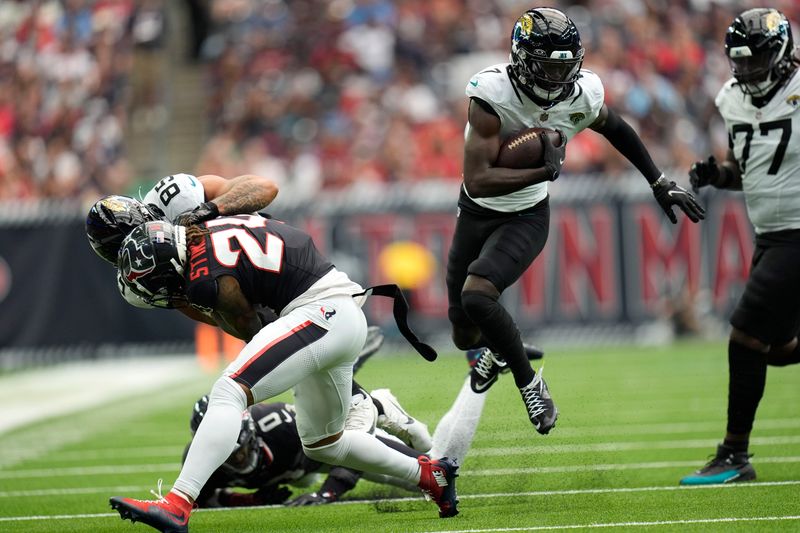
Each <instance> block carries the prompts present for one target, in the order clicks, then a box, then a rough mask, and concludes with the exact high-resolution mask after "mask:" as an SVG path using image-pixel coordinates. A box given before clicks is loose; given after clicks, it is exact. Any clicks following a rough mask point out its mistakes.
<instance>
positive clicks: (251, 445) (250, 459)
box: [189, 394, 269, 475]
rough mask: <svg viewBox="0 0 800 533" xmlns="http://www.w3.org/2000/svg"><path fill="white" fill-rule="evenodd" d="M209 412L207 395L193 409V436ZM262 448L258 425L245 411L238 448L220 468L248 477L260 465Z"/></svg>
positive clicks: (191, 420)
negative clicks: (257, 429)
mask: <svg viewBox="0 0 800 533" xmlns="http://www.w3.org/2000/svg"><path fill="white" fill-rule="evenodd" d="M207 410H208V395H207V394H206V395H205V396H203V397H202V398H200V399H199V400H197V402H195V404H194V408H193V409H192V418H191V419H190V420H189V429H190V430H191V431H192V435H194V434H195V433H197V428H199V427H200V422H202V421H203V417H204V416H205V414H206V411H207ZM260 448H261V446H260V444H259V438H258V435H257V434H256V423H255V421H254V420H253V417H252V416H251V415H250V411H248V410H245V411H244V412H243V413H242V427H241V429H240V430H239V437H238V438H237V439H236V447H235V448H234V449H233V452H231V454H230V456H229V457H228V459H227V460H226V461H225V462H224V463H223V464H222V466H221V467H220V468H222V469H223V470H224V471H226V472H228V473H229V474H233V475H247V474H249V473H251V472H252V471H253V470H255V468H256V467H257V466H258V464H259V461H260V459H261V457H260V455H261V454H260V453H259V450H260ZM265 456H266V457H268V456H269V454H265Z"/></svg>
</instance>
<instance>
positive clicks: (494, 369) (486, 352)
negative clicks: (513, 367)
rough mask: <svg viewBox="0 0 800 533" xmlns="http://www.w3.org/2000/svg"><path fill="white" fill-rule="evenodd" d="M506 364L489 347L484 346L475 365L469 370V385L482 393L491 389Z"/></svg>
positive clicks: (474, 390)
mask: <svg viewBox="0 0 800 533" xmlns="http://www.w3.org/2000/svg"><path fill="white" fill-rule="evenodd" d="M505 366H506V363H505V361H503V360H502V359H500V358H498V357H497V356H495V355H494V354H493V353H492V351H491V350H490V349H489V348H483V349H482V350H481V353H480V355H479V356H478V358H477V360H476V361H475V366H473V367H472V370H470V371H469V385H470V387H471V388H472V390H473V392H476V393H478V394H480V393H482V392H486V391H487V390H489V387H491V386H492V384H493V383H494V382H495V381H497V377H498V376H499V375H500V371H501V370H502V369H503V368H504V367H505Z"/></svg>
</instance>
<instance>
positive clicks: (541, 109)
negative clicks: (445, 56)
mask: <svg viewBox="0 0 800 533" xmlns="http://www.w3.org/2000/svg"><path fill="white" fill-rule="evenodd" d="M583 56H584V48H583V46H582V45H581V39H580V35H579V34H578V29H577V28H576V27H575V24H574V23H573V22H572V20H570V19H569V17H567V16H566V15H565V14H564V13H563V12H561V11H559V10H557V9H552V8H536V9H530V10H528V11H526V12H525V13H524V14H523V15H522V16H521V17H519V19H518V20H517V22H516V24H514V28H513V31H512V35H511V57H510V59H511V61H510V63H501V64H497V65H491V66H489V67H487V68H485V69H483V70H481V71H480V72H478V73H477V74H476V75H475V76H473V77H472V79H470V80H469V82H468V84H467V90H466V94H467V96H468V97H469V99H470V102H469V117H468V124H467V129H466V133H465V138H466V141H465V146H464V184H463V187H462V189H461V195H460V198H459V201H458V221H457V223H456V229H455V234H454V236H453V243H452V247H451V248H450V256H449V259H448V264H447V289H448V297H449V302H450V303H449V311H448V316H449V319H450V322H451V324H452V336H453V341H454V343H455V345H456V346H457V347H458V348H460V349H462V350H470V349H476V348H480V347H489V348H490V349H489V350H484V351H483V352H482V354H481V356H480V359H479V360H478V361H477V364H476V365H475V368H474V370H473V372H472V374H471V381H472V390H473V392H474V394H475V395H478V394H479V393H482V392H485V391H486V390H488V388H489V387H490V386H491V384H492V383H493V382H494V381H495V380H496V379H497V373H498V372H499V371H500V370H501V369H502V368H503V367H507V368H510V370H511V372H512V373H513V375H514V381H515V383H516V386H517V387H518V388H519V391H520V394H521V396H522V400H523V403H524V405H525V409H526V411H527V413H528V418H529V419H530V421H531V423H532V424H533V425H534V427H535V428H536V431H538V432H539V433H542V434H546V433H548V432H549V431H550V430H551V429H552V428H553V426H554V425H555V423H556V419H557V417H558V409H557V408H556V406H555V404H554V403H553V400H552V398H551V396H550V392H549V391H548V388H547V385H546V383H545V381H544V379H543V378H542V373H541V371H540V372H539V373H536V372H534V370H533V368H532V367H531V364H530V362H529V360H528V357H527V355H526V352H525V349H524V347H523V344H522V340H521V338H520V333H519V330H518V329H517V326H516V324H515V323H514V320H513V318H512V317H511V315H510V314H509V313H508V311H506V309H505V308H504V307H503V306H502V305H501V304H500V302H499V301H498V299H499V297H500V295H501V294H502V292H503V291H504V290H505V289H506V288H507V287H509V286H510V285H511V284H513V283H514V282H515V281H516V280H517V279H518V278H519V277H520V276H521V275H522V273H523V272H525V270H526V269H527V268H528V267H529V266H530V265H531V263H532V262H533V260H534V259H535V258H536V257H537V256H538V255H539V253H540V252H541V250H542V248H543V247H544V244H545V242H546V240H547V234H548V225H549V219H550V208H549V205H548V194H547V182H548V181H553V180H555V179H556V178H558V176H559V173H560V171H561V165H562V164H563V162H564V157H565V154H566V145H567V141H569V139H571V138H572V137H573V136H574V135H575V134H577V133H578V132H580V131H582V130H584V129H586V128H591V129H593V130H595V131H597V132H599V133H600V134H602V135H603V136H605V137H606V138H607V139H608V140H609V141H610V142H611V144H612V145H613V146H614V147H615V148H616V149H617V150H618V151H619V152H620V153H621V154H622V155H624V156H625V157H626V158H627V159H628V160H629V161H630V162H631V163H633V165H634V166H635V167H636V168H637V169H638V170H639V171H640V172H641V173H642V175H644V177H645V179H646V180H647V182H648V183H649V184H650V186H651V187H652V190H653V194H654V195H655V199H656V201H657V202H658V204H659V205H660V206H661V208H662V209H663V210H664V212H665V213H666V214H667V216H668V217H669V218H670V220H671V221H672V222H673V223H677V217H676V215H675V214H674V213H673V211H672V208H673V207H678V208H679V209H681V210H682V211H683V212H684V213H685V214H686V215H687V216H688V217H689V218H690V219H691V220H692V222H697V221H699V220H700V219H702V218H703V217H704V211H703V209H702V208H701V207H700V205H698V203H697V202H696V201H695V198H694V197H693V196H692V194H691V193H689V192H687V191H686V190H684V189H683V188H681V187H679V186H678V185H676V184H675V182H674V181H671V180H669V179H667V178H666V177H665V176H664V174H663V173H662V172H661V171H660V170H659V169H658V167H657V166H656V165H655V164H654V163H653V161H652V159H651V158H650V155H649V153H648V152H647V149H646V148H645V146H644V145H643V144H642V141H641V139H640V138H639V136H638V135H637V134H636V132H635V131H634V130H633V128H631V127H630V126H629V125H628V123H627V122H625V121H624V120H623V119H622V118H621V117H620V116H619V115H618V114H617V113H616V112H614V111H613V110H612V109H610V108H609V107H608V106H606V105H605V104H604V102H603V84H602V82H601V81H600V78H598V76H597V75H596V74H594V73H593V72H591V71H589V70H585V69H581V65H582V63H583ZM531 127H543V128H548V129H553V130H557V131H558V132H560V134H561V135H560V136H561V142H560V143H559V144H558V145H557V146H556V145H554V143H553V142H552V141H551V140H550V138H549V136H548V135H542V136H541V138H542V142H543V163H542V164H541V165H540V166H538V167H537V168H527V169H512V168H503V167H498V166H495V161H496V160H497V157H498V153H499V151H500V148H501V145H502V144H503V142H504V141H505V140H506V139H507V138H509V137H510V136H512V135H514V134H515V133H517V132H519V131H521V130H524V129H526V128H531ZM531 166H533V162H532V164H531ZM474 401H475V403H477V404H478V405H479V406H481V407H482V405H483V404H482V403H481V401H480V400H479V399H477V398H476V399H474ZM468 408H469V407H468ZM440 424H441V423H440Z"/></svg>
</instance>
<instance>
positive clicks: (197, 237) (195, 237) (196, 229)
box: [186, 224, 209, 246]
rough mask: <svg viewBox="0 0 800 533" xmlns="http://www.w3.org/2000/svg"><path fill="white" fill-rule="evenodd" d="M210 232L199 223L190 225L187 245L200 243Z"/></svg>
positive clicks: (187, 232) (187, 230)
mask: <svg viewBox="0 0 800 533" xmlns="http://www.w3.org/2000/svg"><path fill="white" fill-rule="evenodd" d="M208 234H209V231H208V228H207V227H205V226H201V225H198V224H194V225H192V226H188V227H187V228H186V245H187V246H192V245H194V244H200V243H201V242H202V241H203V238H204V237H205V236H206V235H208Z"/></svg>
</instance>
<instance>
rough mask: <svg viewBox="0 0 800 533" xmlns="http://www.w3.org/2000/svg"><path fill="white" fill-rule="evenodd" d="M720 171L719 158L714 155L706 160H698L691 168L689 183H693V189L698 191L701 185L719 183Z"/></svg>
mask: <svg viewBox="0 0 800 533" xmlns="http://www.w3.org/2000/svg"><path fill="white" fill-rule="evenodd" d="M719 178H720V172H719V167H718V166H717V160H716V158H715V157H714V156H713V155H712V156H709V157H708V159H707V160H706V161H697V162H695V163H694V164H693V165H692V168H691V169H689V183H691V184H692V190H693V191H695V192H697V191H698V190H699V189H700V187H705V186H707V185H714V186H716V184H717V183H719Z"/></svg>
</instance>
